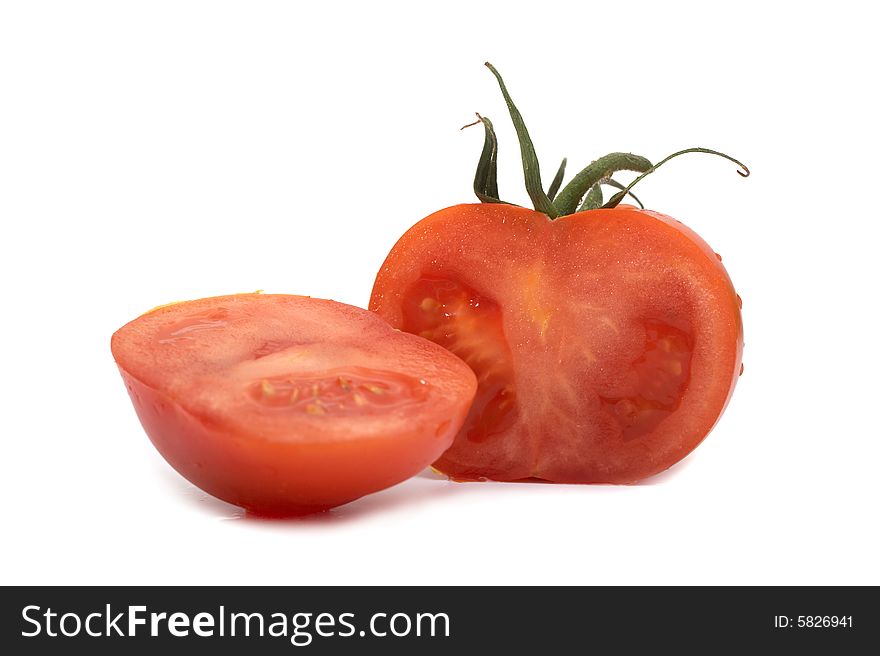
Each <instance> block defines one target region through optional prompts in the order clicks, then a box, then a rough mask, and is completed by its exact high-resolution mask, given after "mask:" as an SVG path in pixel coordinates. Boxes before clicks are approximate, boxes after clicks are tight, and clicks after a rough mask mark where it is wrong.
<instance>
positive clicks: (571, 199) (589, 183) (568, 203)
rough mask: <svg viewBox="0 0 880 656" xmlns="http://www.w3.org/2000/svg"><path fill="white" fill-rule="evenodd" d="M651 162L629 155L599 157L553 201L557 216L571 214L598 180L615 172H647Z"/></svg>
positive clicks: (614, 154)
mask: <svg viewBox="0 0 880 656" xmlns="http://www.w3.org/2000/svg"><path fill="white" fill-rule="evenodd" d="M650 169H651V162H650V161H649V160H647V159H645V158H644V157H640V156H639V155H633V154H631V153H611V154H609V155H605V156H604V157H600V158H599V159H597V160H596V161H595V162H593V163H592V164H590V165H589V166H588V167H587V168H585V169H584V170H583V171H581V172H580V173H578V174H577V175H576V176H574V178H572V180H571V182H569V183H568V184H567V185H565V188H564V189H563V190H562V191H560V192H559V195H558V196H557V197H556V199H555V200H554V201H553V203H554V204H555V205H556V209H558V210H559V214H560V215H561V216H564V215H566V214H573V213H574V211H575V209H576V208H577V205H578V203H579V202H580V200H581V198H583V197H584V194H586V193H587V192H588V191H589V190H590V189H591V188H592V187H593V185H595V184H596V183H597V182H599V180H602V179H603V178H608V177H610V176H611V174H613V173H616V172H617V171H639V172H643V171H648V170H650Z"/></svg>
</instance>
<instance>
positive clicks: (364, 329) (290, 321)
mask: <svg viewBox="0 0 880 656" xmlns="http://www.w3.org/2000/svg"><path fill="white" fill-rule="evenodd" d="M111 346H112V350H113V356H114V358H115V359H116V362H117V364H118V366H119V369H120V371H121V373H122V377H123V379H124V381H125V384H126V387H127V388H128V391H129V394H130V396H131V399H132V401H133V403H134V407H135V410H136V411H137V414H138V417H139V418H140V420H141V423H142V424H143V426H144V429H145V430H146V432H147V434H148V435H149V437H150V439H151V440H152V441H153V444H154V445H155V446H156V448H157V449H158V450H159V452H160V453H161V454H162V455H163V456H164V457H165V459H166V460H167V461H168V462H169V463H170V464H171V465H172V466H173V467H174V468H175V469H176V470H177V471H178V472H180V473H181V474H182V475H183V476H184V477H186V478H187V479H189V480H190V481H191V482H193V483H194V484H195V485H197V486H199V487H200V488H202V489H203V490H205V491H206V492H209V493H210V494H212V495H214V496H216V497H219V498H220V499H223V500H225V501H228V502H230V503H233V504H236V505H239V506H242V507H244V508H247V509H248V510H251V511H254V512H256V513H260V514H268V515H289V514H301V513H307V512H314V511H319V510H324V509H327V508H331V507H333V506H338V505H340V504H343V503H346V502H349V501H352V500H354V499H357V498H358V497H360V496H363V495H364V494H367V493H370V492H375V491H377V490H381V489H383V488H386V487H388V486H390V485H394V484H395V483H398V482H400V481H402V480H404V479H406V478H408V477H410V476H412V475H413V474H415V473H417V472H418V471H420V470H421V469H423V468H424V467H425V466H427V465H428V464H430V463H431V462H433V461H434V460H436V459H437V458H438V457H439V456H440V454H441V453H443V451H444V450H445V449H446V448H447V447H448V446H449V445H450V444H451V442H452V439H453V438H454V436H455V434H456V433H457V432H458V429H459V428H460V426H461V424H462V422H463V421H464V418H465V416H466V413H467V411H468V407H469V405H470V402H471V400H472V398H473V396H474V392H475V389H476V382H475V378H474V374H473V373H472V372H471V371H470V369H469V368H468V367H467V365H465V364H464V363H463V362H462V361H461V360H459V359H458V358H457V357H455V356H454V355H452V354H450V353H449V352H448V351H446V350H444V349H442V348H440V347H439V346H437V345H435V344H432V343H431V342H429V341H428V340H425V339H422V338H420V337H415V336H413V335H409V334H406V333H402V332H399V331H396V330H394V329H392V328H391V327H390V326H389V325H388V324H387V323H386V322H385V321H383V320H382V319H380V318H379V317H378V316H376V315H375V314H373V313H371V312H367V311H366V310H362V309H359V308H355V307H351V306H348V305H343V304H341V303H336V302H333V301H326V300H320V299H313V298H308V297H302V296H286V295H262V294H242V295H235V296H221V297H216V298H206V299H202V300H198V301H191V302H186V303H177V304H173V305H169V306H165V307H161V308H159V309H156V310H154V311H152V312H150V313H148V314H145V315H143V316H142V317H140V318H138V319H135V320H134V321H132V322H131V323H129V324H127V325H126V326H124V327H122V328H121V329H120V330H119V331H118V332H116V334H114V335H113V339H112V345H111Z"/></svg>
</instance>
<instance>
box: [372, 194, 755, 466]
mask: <svg viewBox="0 0 880 656" xmlns="http://www.w3.org/2000/svg"><path fill="white" fill-rule="evenodd" d="M370 309H372V310H374V311H375V312H377V313H378V314H379V315H380V316H382V317H383V318H384V319H386V320H387V321H388V322H390V323H391V325H393V326H395V327H397V328H400V329H401V330H404V331H407V332H410V333H414V334H416V335H421V336H422V337H425V338H427V339H429V340H431V341H434V342H436V343H437V344H440V345H441V346H444V347H445V348H447V349H449V350H450V351H452V352H453V353H455V354H456V355H458V356H459V357H461V358H462V359H463V360H464V361H465V362H467V363H468V365H470V367H471V368H472V369H473V370H474V372H475V374H476V375H477V378H478V382H479V387H478V391H477V394H476V398H475V400H474V403H473V406H472V408H471V410H470V413H469V414H468V416H467V419H466V420H465V422H464V424H463V426H462V428H461V430H460V431H459V433H458V435H457V437H456V439H455V442H454V444H453V445H452V447H451V448H450V449H449V450H448V451H446V453H444V454H443V455H442V456H441V457H440V458H439V459H438V460H437V462H436V463H435V467H436V468H438V469H439V470H441V471H443V472H444V473H446V474H448V475H450V476H451V477H453V478H457V479H465V480H467V479H475V478H491V479H495V480H503V481H512V480H522V479H535V478H536V479H542V480H547V481H555V482H582V483H631V482H635V481H638V480H640V479H643V478H645V477H647V476H651V475H652V474H656V473H658V472H660V471H663V470H665V469H667V468H668V467H670V466H671V465H673V464H674V463H676V462H678V461H679V460H681V459H682V458H683V457H684V456H686V455H687V454H688V453H689V452H691V451H692V450H693V449H694V448H695V447H696V446H697V445H698V444H699V443H700V442H701V441H702V440H703V438H704V437H705V436H706V435H707V434H708V433H709V431H710V430H711V428H712V427H713V425H714V424H715V422H716V421H717V420H718V418H719V417H720V415H721V413H722V412H723V410H724V408H725V407H726V405H727V402H728V400H729V399H730V396H731V394H732V392H733V388H734V384H735V382H736V380H737V378H738V376H739V374H740V368H741V359H742V345H743V332H742V320H741V317H740V304H739V297H738V296H737V294H736V292H735V291H734V288H733V285H732V283H731V281H730V278H729V277H728V275H727V272H726V271H725V269H724V267H723V266H722V264H721V261H720V258H719V257H718V256H717V255H716V254H715V252H714V251H713V250H712V249H711V248H709V246H708V245H707V244H706V243H705V242H704V241H703V240H702V239H701V238H700V237H699V236H697V235H696V234H695V233H694V232H693V231H691V230H690V229H688V228H687V227H685V226H684V225H683V224H681V223H680V222H678V221H676V220H674V219H672V218H670V217H667V216H664V215H662V214H658V213H655V212H651V211H646V210H639V209H636V208H634V207H630V206H626V205H621V206H618V207H617V208H614V209H598V210H590V211H587V212H578V213H576V214H572V215H567V216H562V217H560V218H558V219H556V220H554V221H551V220H550V219H549V218H548V217H547V216H546V215H545V214H541V213H539V212H536V211H533V210H529V209H525V208H521V207H517V206H512V205H506V204H494V203H493V204H477V205H458V206H455V207H451V208H447V209H445V210H441V211H440V212H437V213H435V214H432V215H431V216H429V217H427V218H426V219H423V220H422V221H420V222H419V223H418V224H416V225H415V226H414V227H413V228H411V229H410V230H409V231H408V232H407V233H406V234H404V235H403V237H401V239H400V240H399V241H398V242H397V244H396V245H395V246H394V248H393V249H392V251H391V253H390V254H389V255H388V257H387V259H386V260H385V263H384V265H383V266H382V268H381V270H380V271H379V274H378V276H377V278H376V282H375V285H374V287H373V294H372V298H371V302H370Z"/></svg>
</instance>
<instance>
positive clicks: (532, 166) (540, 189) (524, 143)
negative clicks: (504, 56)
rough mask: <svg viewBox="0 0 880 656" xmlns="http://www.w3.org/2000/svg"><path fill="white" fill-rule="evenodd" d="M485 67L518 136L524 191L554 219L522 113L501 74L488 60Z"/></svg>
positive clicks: (541, 209)
mask: <svg viewBox="0 0 880 656" xmlns="http://www.w3.org/2000/svg"><path fill="white" fill-rule="evenodd" d="M486 67H487V68H488V69H489V70H490V71H492V75H494V76H495V79H496V80H498V86H500V87H501V93H502V94H503V95H504V101H505V102H506V103H507V109H508V111H509V112H510V118H511V120H512V121H513V127H514V128H516V136H517V137H518V138H519V150H520V154H521V156H522V164H523V174H524V175H525V181H526V191H527V192H528V194H529V198H531V199H532V203H533V204H534V206H535V210H537V211H538V212H543V213H544V214H546V215H547V216H549V217H550V218H551V219H555V218H556V217H557V216H559V212H557V211H556V207H555V206H554V205H553V201H551V200H550V198H549V197H548V196H547V194H546V193H544V185H542V184H541V167H540V166H539V165H538V156H537V155H536V154H535V146H534V144H533V143H532V138H531V137H530V136H529V131H528V129H526V124H525V122H524V121H523V117H522V114H520V113H519V110H518V109H517V108H516V105H514V104H513V99H511V97H510V94H509V93H508V92H507V87H506V86H505V85H504V80H503V79H501V75H500V74H499V73H498V71H497V70H495V67H494V66H492V64H490V63H489V62H486Z"/></svg>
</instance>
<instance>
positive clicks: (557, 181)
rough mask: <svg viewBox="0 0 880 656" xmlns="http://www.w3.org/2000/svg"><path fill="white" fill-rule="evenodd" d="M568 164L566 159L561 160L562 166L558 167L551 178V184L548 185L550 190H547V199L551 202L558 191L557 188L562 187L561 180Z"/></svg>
mask: <svg viewBox="0 0 880 656" xmlns="http://www.w3.org/2000/svg"><path fill="white" fill-rule="evenodd" d="M566 164H568V158H567V157H563V158H562V164H560V165H559V169H558V170H557V171H556V175H555V176H553V182H551V183H550V188H549V189H548V190H547V198H549V199H550V200H551V201H552V200H553V199H554V198H556V192H557V191H559V187H561V186H562V179H563V178H564V177H565V165H566Z"/></svg>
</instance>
